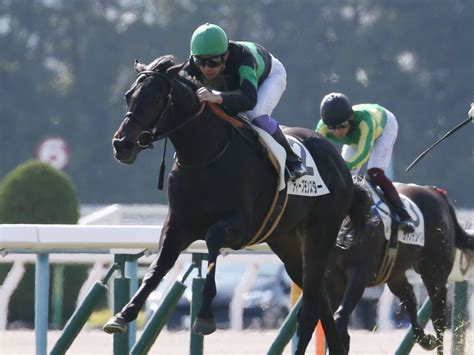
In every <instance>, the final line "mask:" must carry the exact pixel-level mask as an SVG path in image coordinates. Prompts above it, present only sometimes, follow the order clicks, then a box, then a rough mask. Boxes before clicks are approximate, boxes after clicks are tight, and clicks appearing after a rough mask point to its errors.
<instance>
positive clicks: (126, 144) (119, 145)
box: [112, 138, 134, 149]
mask: <svg viewBox="0 0 474 355" xmlns="http://www.w3.org/2000/svg"><path fill="white" fill-rule="evenodd" d="M112 145H113V147H114V148H115V149H132V148H133V147H134V144H133V143H132V142H130V141H127V140H126V139H125V138H120V139H114V140H112Z"/></svg>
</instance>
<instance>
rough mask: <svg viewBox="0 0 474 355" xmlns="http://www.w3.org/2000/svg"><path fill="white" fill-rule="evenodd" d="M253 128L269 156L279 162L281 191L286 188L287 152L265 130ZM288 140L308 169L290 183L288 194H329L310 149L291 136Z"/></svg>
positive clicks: (279, 185)
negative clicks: (303, 174) (304, 173)
mask: <svg viewBox="0 0 474 355" xmlns="http://www.w3.org/2000/svg"><path fill="white" fill-rule="evenodd" d="M253 128H254V129H255V131H257V133H258V136H259V138H260V142H261V143H262V144H263V146H264V147H265V148H266V149H267V150H268V152H269V154H272V155H273V156H274V157H275V159H276V160H277V161H278V165H279V173H278V175H279V177H278V190H279V191H281V190H283V189H284V188H285V186H286V179H285V162H286V151H285V149H284V148H283V147H282V146H281V145H280V144H278V143H277V142H276V141H275V140H274V139H273V138H272V136H271V135H270V134H268V133H267V132H265V131H264V130H263V129H261V128H259V127H256V126H253ZM286 139H288V142H289V143H290V146H291V148H293V151H294V152H295V153H296V154H297V155H298V156H299V157H300V158H301V159H302V161H303V164H304V165H305V167H306V175H305V176H302V177H300V178H299V179H296V180H295V181H290V182H289V184H288V194H289V195H299V196H322V195H326V194H328V193H329V189H328V188H327V186H326V184H325V183H324V181H323V179H322V178H321V175H320V174H319V171H318V168H317V167H316V163H315V162H314V159H313V157H312V156H311V153H310V152H309V151H308V149H307V148H306V147H305V146H304V145H303V144H302V143H301V142H300V141H299V140H297V139H295V138H293V137H291V136H286Z"/></svg>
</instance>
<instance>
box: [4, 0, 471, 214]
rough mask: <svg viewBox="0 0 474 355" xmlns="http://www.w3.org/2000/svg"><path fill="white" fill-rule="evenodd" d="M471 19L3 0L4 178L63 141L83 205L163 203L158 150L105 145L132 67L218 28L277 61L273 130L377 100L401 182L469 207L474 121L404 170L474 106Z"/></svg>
mask: <svg viewBox="0 0 474 355" xmlns="http://www.w3.org/2000/svg"><path fill="white" fill-rule="evenodd" d="M473 13H474V2H473V1H470V0H434V1H429V0H418V1H415V2H414V1H406V0H401V1H389V0H363V1H356V0H338V1H327V0H325V1H323V0H293V1H287V0H261V1H250V0H242V1H231V0H207V1H204V0H193V1H191V0H159V1H151V0H142V1H131V0H121V1H115V0H114V1H112V0H102V1H97V0H69V1H65V0H41V1H31V0H15V1H11V0H10V1H8V0H4V1H0V48H1V50H0V152H1V153H0V178H3V177H4V176H5V175H6V174H7V173H8V172H9V171H10V170H12V169H13V168H14V167H16V166H17V165H18V164H19V163H21V162H23V161H25V160H27V159H30V158H32V157H33V156H34V154H35V149H36V147H37V145H38V144H39V142H40V141H41V140H43V139H44V138H46V137H48V136H62V137H64V138H65V139H66V140H67V142H68V143H69V145H70V147H71V160H70V163H69V165H68V166H67V167H66V172H67V173H68V175H70V176H71V178H72V179H73V181H74V184H75V185H76V187H77V190H78V194H79V197H80V200H81V202H85V203H113V202H121V203H131V202H138V203H149V202H162V203H164V202H166V196H165V194H162V193H157V192H156V191H155V190H154V189H155V186H156V177H157V175H158V166H159V160H160V158H161V157H160V154H159V152H158V151H157V149H155V150H154V151H147V152H143V153H142V154H141V155H140V157H139V159H138V161H137V162H136V163H135V164H134V165H133V166H123V165H120V164H119V163H117V162H116V161H115V160H114V159H113V155H112V148H111V144H110V141H111V137H112V135H113V133H114V131H115V129H116V128H117V127H118V125H119V123H120V121H121V119H122V115H123V114H124V101H123V99H122V97H123V94H124V92H125V91H126V89H127V88H128V87H129V85H130V84H131V82H132V81H133V79H134V77H135V74H134V71H133V68H132V64H133V60H134V59H135V58H137V59H139V60H141V61H143V62H149V61H151V60H152V59H154V58H155V57H158V56H161V55H163V54H169V53H171V54H174V55H176V56H177V57H178V59H179V60H180V61H182V60H184V59H185V58H186V57H187V55H188V43H189V38H190V36H191V34H192V32H193V30H194V28H195V27H197V26H198V25H200V24H202V23H204V22H214V23H217V24H219V25H221V26H223V27H224V28H225V29H226V30H227V32H228V34H229V37H230V38H232V39H244V40H253V41H257V42H259V43H261V44H263V45H264V46H266V47H268V48H269V49H270V50H271V51H272V52H273V53H274V54H275V55H276V56H277V57H278V58H279V59H280V60H281V61H282V62H283V63H284V64H285V66H286V68H287V71H288V86H287V90H286V93H285V95H284V97H283V99H282V100H281V102H280V104H279V106H278V108H277V110H276V111H275V117H276V118H277V119H278V120H279V121H280V122H281V123H282V124H284V125H295V126H304V127H309V128H313V127H314V126H315V123H316V121H317V119H318V111H319V102H320V100H321V98H322V97H323V96H324V94H326V93H327V92H330V91H343V92H344V93H346V94H347V95H348V96H349V97H350V98H351V99H352V101H353V102H354V103H360V102H375V103H379V104H381V105H384V106H386V107H387V108H389V109H390V110H391V111H392V112H394V113H395V115H396V116H397V118H398V120H399V125H400V131H399V137H398V142H397V145H396V148H395V161H394V173H395V177H396V179H397V180H398V181H403V182H416V183H419V184H430V185H431V184H434V185H440V186H442V187H445V188H447V189H448V190H449V192H450V196H451V199H453V200H454V202H455V204H456V205H457V206H458V207H459V206H460V207H468V208H472V207H474V201H473V197H472V191H473V188H474V179H473V177H474V168H473V145H472V142H473V132H474V131H473V127H471V126H468V127H465V128H464V129H463V130H461V131H460V132H459V133H457V134H456V136H454V137H455V138H451V139H449V140H447V141H446V142H445V143H443V145H442V146H440V147H438V148H437V149H436V151H435V152H433V154H430V155H428V156H427V157H426V158H425V159H424V160H423V161H422V162H420V163H419V165H418V166H417V167H415V168H414V169H413V170H412V171H411V172H410V173H409V174H405V173H404V168H405V167H406V166H407V165H408V163H410V162H411V160H412V159H414V158H415V157H416V156H417V155H418V153H419V152H421V151H422V150H424V149H425V148H426V147H427V146H428V145H429V144H431V143H432V142H433V141H434V140H435V139H437V138H438V137H439V136H441V135H442V134H443V133H444V132H445V131H447V130H448V129H449V128H451V127H452V126H454V125H455V124H456V123H457V122H460V121H461V120H462V119H463V118H465V117H466V112H467V110H468V107H469V104H470V102H471V101H473V100H474V95H473V92H474V90H473V88H472V83H473V82H474V61H473V54H474V53H473V51H474V50H473V38H474V30H473V27H472V14H473ZM161 147H162V146H161V145H158V148H160V149H161ZM171 154H172V152H170V154H169V156H168V164H170V162H171V160H170V158H171Z"/></svg>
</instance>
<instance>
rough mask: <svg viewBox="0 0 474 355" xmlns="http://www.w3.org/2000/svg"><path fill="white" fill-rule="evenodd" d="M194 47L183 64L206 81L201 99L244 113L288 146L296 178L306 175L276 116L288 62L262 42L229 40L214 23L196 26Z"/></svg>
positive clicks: (198, 92)
mask: <svg viewBox="0 0 474 355" xmlns="http://www.w3.org/2000/svg"><path fill="white" fill-rule="evenodd" d="M190 52H191V53H190V54H191V56H190V58H189V62H188V63H187V65H186V66H185V67H184V68H183V70H184V71H185V72H186V73H187V74H188V75H190V76H192V77H194V78H196V79H197V80H199V81H200V82H202V83H203V84H204V87H202V88H199V89H198V90H197V92H196V93H197V95H198V97H199V99H200V100H201V101H208V102H212V103H216V104H219V105H222V106H224V107H225V108H226V110H227V111H230V112H231V113H233V114H237V113H244V114H245V115H246V116H247V117H248V118H249V119H250V120H251V122H252V123H253V124H254V125H256V126H258V127H260V128H262V129H263V130H265V131H266V132H268V133H269V134H270V135H271V136H272V137H273V138H274V139H275V140H276V141H277V142H278V143H279V144H281V145H282V146H283V147H284V148H285V151H286V154H287V160H286V165H287V167H288V171H289V174H290V179H292V180H294V179H296V178H299V177H301V176H303V175H305V174H306V168H305V167H304V165H303V163H302V161H301V159H300V158H299V157H298V155H296V154H295V152H294V151H293V149H292V148H291V146H290V144H289V143H288V141H287V140H286V137H285V135H284V134H283V132H282V131H281V129H280V126H279V125H278V122H277V121H276V120H274V119H273V118H272V117H271V114H272V112H273V109H274V108H275V107H276V105H277V104H278V102H279V101H280V98H281V95H282V94H283V92H284V91H285V88H286V70H285V67H284V66H283V64H282V63H281V62H280V61H279V60H278V59H277V58H275V57H274V56H273V55H272V54H271V53H270V52H269V51H268V50H267V49H265V48H264V47H263V46H261V45H259V44H257V43H253V42H236V41H229V40H228V38H227V35H226V33H225V31H224V30H223V29H222V28H221V27H219V26H217V25H214V24H210V23H205V24H203V25H201V26H199V27H198V28H197V29H196V30H195V31H194V33H193V35H192V37H191V42H190Z"/></svg>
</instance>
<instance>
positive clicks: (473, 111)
mask: <svg viewBox="0 0 474 355" xmlns="http://www.w3.org/2000/svg"><path fill="white" fill-rule="evenodd" d="M467 114H468V115H469V117H470V118H471V121H472V122H473V123H474V102H473V103H472V104H471V108H470V109H469V112H468V113H467Z"/></svg>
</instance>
